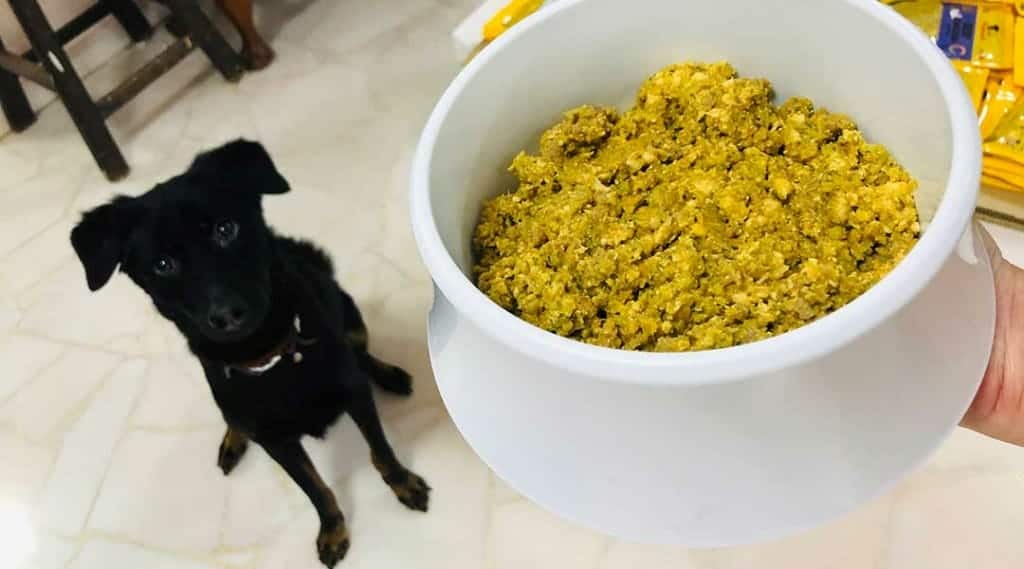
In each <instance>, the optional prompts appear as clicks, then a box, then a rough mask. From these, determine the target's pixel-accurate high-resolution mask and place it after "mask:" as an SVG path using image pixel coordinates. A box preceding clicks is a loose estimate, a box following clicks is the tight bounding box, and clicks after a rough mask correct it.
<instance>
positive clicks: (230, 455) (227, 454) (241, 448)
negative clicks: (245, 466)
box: [217, 430, 249, 476]
mask: <svg viewBox="0 0 1024 569" xmlns="http://www.w3.org/2000/svg"><path fill="white" fill-rule="evenodd" d="M248 448H249V441H248V440H246V439H245V438H244V437H240V436H238V435H237V434H235V433H234V432H233V431H231V430H229V431H228V432H227V433H226V434H225V435H224V440H222V441H221V443H220V450H219V451H218V452H217V466H219V467H220V469H221V471H222V472H223V473H224V476H227V475H228V474H231V471H232V470H234V469H235V467H236V466H238V463H239V462H240V461H241V460H242V457H243V456H244V455H245V451H246V450H247V449H248Z"/></svg>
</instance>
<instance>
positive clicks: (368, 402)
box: [348, 378, 430, 512]
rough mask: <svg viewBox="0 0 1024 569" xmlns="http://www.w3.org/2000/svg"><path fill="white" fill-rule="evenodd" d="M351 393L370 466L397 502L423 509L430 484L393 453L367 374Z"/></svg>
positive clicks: (354, 417) (352, 409)
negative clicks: (392, 493) (368, 451)
mask: <svg viewBox="0 0 1024 569" xmlns="http://www.w3.org/2000/svg"><path fill="white" fill-rule="evenodd" d="M351 395H352V400H351V402H350V404H349V409H348V413H349V415H351V416H352V420H353V421H355V423H356V426H358V427H359V431H360V432H361V433H362V434H363V438H364V439H366V443H367V444H368V445H369V446H370V458H371V459H372V460H373V466H374V467H375V468H376V469H377V472H379V473H380V476H381V478H383V479H384V482H385V483H386V484H387V485H388V486H390V487H391V491H392V492H394V493H395V497H397V498H398V501H399V502H401V503H402V504H404V505H405V507H407V508H409V509H411V510H418V511H421V512H426V511H427V505H428V502H429V499H430V486H428V485H427V483H426V481H425V480H423V478H421V477H420V476H419V475H418V474H416V473H415V472H413V471H411V470H409V469H408V468H406V467H405V466H403V465H402V463H400V462H399V461H398V457H396V456H395V451H394V450H392V449H391V444H389V443H388V439H387V437H386V436H385V435H384V427H383V426H381V424H380V417H379V416H378V415H377V405H376V404H375V403H374V401H373V392H372V391H371V390H370V380H369V379H368V378H366V379H363V380H362V381H359V382H358V384H357V386H356V387H354V388H352V390H351Z"/></svg>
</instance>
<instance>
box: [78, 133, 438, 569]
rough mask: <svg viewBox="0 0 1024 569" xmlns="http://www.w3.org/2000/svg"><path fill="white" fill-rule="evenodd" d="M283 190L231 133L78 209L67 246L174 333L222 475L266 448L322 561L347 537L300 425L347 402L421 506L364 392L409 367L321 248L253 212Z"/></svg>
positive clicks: (399, 384) (389, 471)
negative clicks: (378, 344)
mask: <svg viewBox="0 0 1024 569" xmlns="http://www.w3.org/2000/svg"><path fill="white" fill-rule="evenodd" d="M288 189H289V188H288V183H287V182H286V181H285V180H284V178H283V177H281V175H280V174H279V173H278V171H277V169H276V168H275V167H274V164H273V162H272V161H271V159H270V156H268V155H267V152H266V151H265V150H264V149H263V146H262V145H260V144H258V143H255V142H247V141H243V140H239V141H235V142H231V143H229V144H226V145H225V146H222V147H220V148H218V149H216V150H212V151H210V152H206V153H204V154H200V155H199V156H198V157H197V158H196V160H195V162H193V163H192V166H190V167H189V169H188V171H186V172H185V173H184V174H182V175H180V176H177V177H174V178H172V179H170V180H168V181H166V182H164V183H162V184H158V185H157V186H156V187H155V188H153V189H152V190H150V191H149V192H147V193H145V194H144V195H142V196H140V197H137V198H129V197H118V198H115V199H114V200H113V201H111V202H110V203H108V204H106V205H102V206H100V207H98V208H96V209H94V210H92V211H89V212H87V213H85V215H84V216H83V217H82V220H81V222H80V223H79V224H78V226H76V227H75V228H74V230H73V231H72V232H71V243H72V245H73V246H74V248H75V252H76V253H77V254H78V257H79V259H80V260H81V262H82V265H83V266H84V267H85V274H86V279H87V280H88V284H89V288H90V289H91V290H97V289H99V288H100V287H102V286H103V285H104V284H106V282H107V281H108V280H109V279H110V277H111V275H112V274H113V273H114V271H115V270H116V269H117V267H118V266H119V265H120V267H121V271H122V272H124V273H125V274H127V275H128V276H129V277H130V278H131V279H132V280H133V281H134V282H135V283H136V284H137V285H139V286H140V287H141V288H142V289H143V290H144V291H146V292H147V293H148V294H149V296H150V297H151V298H152V299H153V302H154V304H155V305H156V308H157V310H158V311H159V312H160V314H162V315H163V316H164V317H166V318H167V319H168V320H170V321H171V322H173V323H174V324H175V325H176V326H177V327H178V329H179V330H181V333H182V334H184V336H185V338H186V339H187V340H188V344H189V348H190V349H191V350H192V352H193V353H194V354H195V355H196V356H197V357H198V358H199V361H200V362H201V363H202V366H203V370H204V371H205V372H206V379H207V381H209V383H210V387H211V389H212V391H213V396H214V399H215V400H216V402H217V405H218V406H219V407H220V410H221V412H222V413H223V415H224V419H225V421H226V422H227V425H228V429H227V433H225V435H224V440H223V442H222V443H221V446H220V455H219V458H218V461H217V463H218V465H219V466H220V468H221V469H222V470H223V471H224V474H228V473H230V472H231V469H232V468H234V467H235V465H236V464H238V461H239V459H241V458H242V455H243V454H244V453H245V450H246V447H247V445H248V441H249V440H250V439H251V440H253V441H255V442H256V443H257V444H259V445H260V446H262V447H263V448H264V449H266V451H267V453H268V454H269V455H270V456H271V457H273V458H274V460H276V461H277V462H278V463H279V464H280V465H281V466H282V467H283V468H284V469H285V470H286V471H287V472H288V474H289V475H290V476H291V478H292V479H293V480H295V482H296V483H297V484H298V485H299V486H300V487H301V488H302V490H303V491H304V492H305V493H306V495H307V496H309V499H310V501H312V502H313V505H314V506H315V507H316V510H317V513H318V514H319V515H320V534H319V536H318V537H317V541H316V545H317V550H318V552H319V554H320V560H321V561H323V563H324V564H325V565H327V566H329V567H330V566H333V565H334V564H335V563H337V562H338V561H339V560H341V559H342V558H343V557H344V556H345V553H346V552H347V550H348V547H349V534H348V530H347V528H346V527H345V519H344V516H343V515H342V513H341V510H340V509H339V508H338V505H337V503H336V501H335V499H334V494H333V493H332V492H331V490H330V488H328V487H327V485H326V484H325V483H324V481H323V480H321V478H320V476H319V475H318V474H317V472H316V469H315V468H314V467H313V463H312V462H310V460H309V457H308V456H307V455H306V452H305V450H304V449H303V448H302V444H301V443H300V439H301V437H302V436H303V435H312V436H314V437H323V436H324V433H325V432H326V431H327V429H328V428H329V427H330V426H331V425H332V424H333V423H334V422H335V421H336V420H338V418H339V417H340V416H341V414H342V413H345V412H347V413H348V414H349V415H350V416H351V417H352V419H353V420H354V421H355V423H356V425H357V426H358V427H359V430H360V431H361V432H362V434H363V437H364V438H365V439H366V442H367V443H369V446H370V451H371V456H372V459H373V465H374V466H375V467H376V468H377V470H378V471H379V472H380V475H381V476H382V477H383V478H384V482H386V483H387V484H388V485H389V486H390V487H391V489H392V490H393V491H394V493H395V495H396V496H397V497H398V499H399V500H400V501H401V502H402V503H403V504H405V505H406V506H407V507H409V508H411V509H413V510H420V511H424V512H425V511H426V510H427V500H428V496H429V493H430V488H429V487H428V486H427V484H426V483H425V482H424V481H423V479H422V478H420V477H419V476H417V475H416V474H415V473H413V472H411V471H410V470H409V469H407V468H405V467H404V466H402V464H401V463H399V461H398V459H397V458H396V457H395V453H394V452H393V451H392V450H391V446H390V445H389V444H388V441H387V439H386V438H385V436H384V430H383V429H382V427H381V424H380V419H379V418H378V416H377V409H376V406H375V404H374V401H373V394H372V393H371V390H370V384H371V383H375V384H376V385H378V386H379V387H380V388H382V389H384V390H386V391H390V392H392V393H397V394H401V395H408V394H410V393H411V392H412V383H411V381H412V380H411V378H410V377H409V375H408V374H407V373H406V372H404V371H403V370H401V369H400V368H398V367H395V366H392V365H388V364H385V363H383V362H381V361H378V360H377V359H375V358H374V357H373V356H371V355H370V354H369V352H367V333H366V327H365V326H364V325H363V320H362V317H361V316H360V314H359V311H358V309H357V308H356V306H355V304H354V303H353V301H352V298H351V297H349V296H348V295H347V294H346V293H345V292H344V291H342V290H341V288H340V287H339V286H338V284H337V282H336V281H335V280H334V274H333V272H334V271H333V268H332V266H331V261H330V259H328V257H327V256H326V255H325V254H324V253H323V252H322V251H320V250H319V249H317V248H316V247H314V246H312V245H310V244H308V243H304V242H300V241H295V240H292V239H288V238H285V237H281V236H278V235H276V234H275V233H274V232H273V231H272V230H271V229H270V228H269V227H267V225H266V222H265V221H264V219H263V211H262V207H261V199H262V196H263V194H283V193H285V192H287V191H288Z"/></svg>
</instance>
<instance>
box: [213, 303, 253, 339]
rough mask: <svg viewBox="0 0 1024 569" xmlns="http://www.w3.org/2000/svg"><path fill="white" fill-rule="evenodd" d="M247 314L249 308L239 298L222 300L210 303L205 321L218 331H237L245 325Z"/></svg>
mask: <svg viewBox="0 0 1024 569" xmlns="http://www.w3.org/2000/svg"><path fill="white" fill-rule="evenodd" d="M248 314H249V310H248V308H247V307H246V306H245V303H243V302H242V301H241V300H238V299H233V300H224V301H220V302H215V303H213V304H211V305H210V312H209V314H208V315H207V321H208V322H209V324H210V327H211V328H213V329H214V330H217V331H219V332H237V331H239V330H241V329H242V328H243V327H244V326H245V324H246V319H247V317H248Z"/></svg>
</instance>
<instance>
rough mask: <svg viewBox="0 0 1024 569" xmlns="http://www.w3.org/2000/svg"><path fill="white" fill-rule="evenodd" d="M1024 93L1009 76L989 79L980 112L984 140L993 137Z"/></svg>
mask: <svg viewBox="0 0 1024 569" xmlns="http://www.w3.org/2000/svg"><path fill="white" fill-rule="evenodd" d="M1022 61H1024V60H1022ZM1022 92H1024V89H1021V88H1020V87H1019V86H1017V84H1016V82H1015V80H1014V79H1013V78H1011V77H1010V76H1008V75H1003V76H1000V75H995V74H993V75H991V76H990V77H989V80H988V84H987V85H986V86H985V98H984V100H983V101H982V104H981V109H980V110H979V111H978V124H979V125H980V127H981V138H982V140H986V139H988V137H990V136H991V135H992V133H993V132H994V131H995V129H996V126H997V125H998V124H999V122H1000V121H1001V120H1002V119H1003V117H1005V116H1006V114H1007V113H1009V112H1010V109H1012V108H1013V106H1014V105H1015V104H1016V103H1017V99H1018V98H1019V97H1020V95H1021V93H1022Z"/></svg>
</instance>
